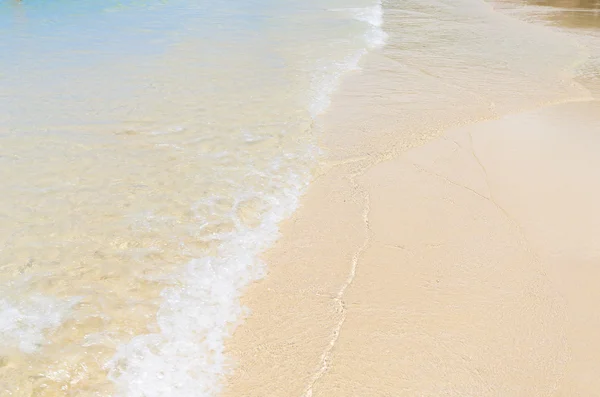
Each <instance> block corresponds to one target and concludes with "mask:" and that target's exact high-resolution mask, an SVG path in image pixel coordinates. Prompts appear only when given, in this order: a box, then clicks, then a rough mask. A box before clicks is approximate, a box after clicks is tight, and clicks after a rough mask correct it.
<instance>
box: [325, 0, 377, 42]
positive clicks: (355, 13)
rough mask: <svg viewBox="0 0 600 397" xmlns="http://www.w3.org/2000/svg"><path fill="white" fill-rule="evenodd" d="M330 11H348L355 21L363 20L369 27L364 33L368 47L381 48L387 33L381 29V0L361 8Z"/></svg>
mask: <svg viewBox="0 0 600 397" xmlns="http://www.w3.org/2000/svg"><path fill="white" fill-rule="evenodd" d="M332 11H338V12H348V13H350V15H352V17H353V18H354V19H356V20H357V21H361V22H365V23H367V24H368V25H369V29H368V30H367V32H366V33H365V34H364V38H365V41H366V43H367V47H368V48H369V49H376V48H381V47H383V46H384V45H385V44H386V41H387V38H388V35H387V33H386V32H385V31H384V30H383V28H382V26H383V5H382V3H381V0H379V1H378V2H377V4H375V5H373V6H370V7H362V8H342V9H334V10H332Z"/></svg>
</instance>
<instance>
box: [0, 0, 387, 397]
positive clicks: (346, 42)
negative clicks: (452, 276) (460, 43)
mask: <svg viewBox="0 0 600 397" xmlns="http://www.w3.org/2000/svg"><path fill="white" fill-rule="evenodd" d="M380 12H381V8H380V7H379V5H378V4H377V3H375V2H371V1H369V0H365V1H362V0H357V1H352V2H341V1H337V0H331V1H327V2H322V1H319V2H317V1H308V2H307V1H302V2H297V1H288V2H284V3H281V2H272V1H269V0H256V1H235V2H233V3H232V2H229V3H227V4H214V2H209V1H202V0H198V1H193V2H184V1H126V2H119V1H94V0H89V1H83V2H80V1H79V2H77V1H60V2H43V1H25V2H16V1H14V2H13V1H4V2H0V32H1V33H0V34H1V35H2V37H3V40H2V42H1V43H0V66H1V68H0V69H1V70H2V74H1V75H0V123H1V124H0V181H2V195H1V196H0V222H1V227H0V291H1V294H2V295H1V296H2V299H1V300H0V355H1V356H2V361H1V362H2V365H1V366H0V390H3V391H6V392H7V393H8V395H11V396H29V395H37V396H55V395H56V396H59V395H60V396H64V395H73V396H75V395H77V396H88V395H89V396H92V395H93V396H108V395H114V396H118V395H123V396H125V395H127V396H142V395H143V396H148V397H149V396H164V395H170V394H173V393H174V394H176V395H177V396H182V397H183V396H192V395H194V396H198V395H214V394H215V393H216V392H217V391H218V390H219V387H220V386H219V384H220V378H221V376H222V375H223V373H224V371H225V370H226V368H227V367H228V365H227V359H226V358H225V357H224V355H223V339H224V338H225V337H226V336H227V335H228V334H229V333H230V332H231V329H232V326H233V325H234V324H235V323H236V322H237V321H239V320H240V319H241V318H242V316H243V309H242V308H241V307H240V306H239V304H238V303H237V298H238V296H239V294H240V293H241V290H242V288H243V287H244V286H245V285H246V284H248V283H249V282H250V281H252V280H254V279H256V278H258V277H260V276H261V275H262V274H263V265H262V263H261V262H260V261H258V260H257V258H256V256H257V254H258V253H260V252H261V251H262V250H264V249H265V248H266V247H268V245H269V244H270V243H271V242H272V241H273V240H274V239H275V238H276V237H277V223H278V222H279V221H280V220H281V219H282V218H284V217H285V216H287V215H288V214H289V213H290V212H291V211H292V210H293V209H294V208H295V207H296V205H297V200H298V197H299V195H300V194H301V192H302V191H303V189H304V187H305V186H306V184H307V183H308V180H309V176H310V169H311V165H312V164H313V161H314V157H315V156H316V155H317V154H318V151H317V150H316V148H315V146H314V144H313V138H312V136H313V134H314V131H315V128H316V126H315V123H314V118H315V116H317V115H318V114H320V113H321V112H323V111H324V110H325V109H326V108H327V106H328V101H329V95H330V93H331V92H332V91H333V90H334V89H335V87H336V85H337V84H338V82H339V79H340V78H341V76H342V75H343V74H344V73H346V72H348V71H351V70H353V69H355V68H356V67H357V64H358V61H359V59H360V57H361V56H362V55H363V54H364V53H365V52H366V51H368V50H369V49H374V48H377V47H379V46H381V45H382V44H383V40H384V39H385V35H384V33H383V32H382V31H381V29H380V28H379V25H380V24H381V15H380Z"/></svg>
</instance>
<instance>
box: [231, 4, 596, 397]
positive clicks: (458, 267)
mask: <svg viewBox="0 0 600 397" xmlns="http://www.w3.org/2000/svg"><path fill="white" fill-rule="evenodd" d="M390 13H393V10H392V11H390V10H388V14H387V15H388V16H389V15H390ZM518 26H519V28H523V29H526V27H524V26H522V25H518ZM537 32H540V33H543V32H545V31H537V30H536V31H535V32H532V34H533V33H536V34H537ZM547 32H548V34H549V35H551V34H552V31H551V30H548V31H547ZM557 38H558V36H557ZM390 45H392V46H393V45H394V42H393V40H392V43H391V44H390ZM565 48H567V47H566V46H565ZM565 51H566V50H565ZM540 57H543V55H540ZM386 58H387V59H383V57H382V58H381V59H377V55H375V56H373V57H371V60H370V62H371V64H373V63H377V62H379V65H380V67H379V72H378V73H379V77H381V76H382V74H381V71H385V70H386V67H384V66H382V65H386V66H387V67H388V69H387V70H388V71H389V70H391V68H392V66H395V67H396V68H397V67H398V64H393V63H392V62H390V57H389V56H388V57H386ZM386 62H389V63H386ZM415 62H416V61H415ZM368 66H369V65H367V66H365V70H364V71H363V73H362V74H361V75H360V76H355V77H354V80H353V82H352V83H349V84H347V85H346V86H344V87H342V90H341V93H340V94H339V95H338V98H334V106H333V108H332V109H331V111H330V113H329V114H328V116H327V119H326V123H325V126H326V130H325V132H324V134H323V136H322V139H321V140H322V145H323V146H324V147H325V148H326V149H328V152H327V156H326V159H325V160H324V162H323V165H322V167H321V168H320V169H319V170H318V171H317V175H316V177H315V180H314V181H313V183H312V185H311V186H310V188H309V191H308V192H307V194H306V196H305V197H304V198H303V204H302V207H301V208H300V209H299V210H298V211H297V212H296V214H295V215H294V216H293V217H292V219H290V220H288V221H286V222H285V223H284V224H283V226H282V237H281V239H280V240H279V241H278V243H277V244H276V245H275V247H274V248H273V249H271V250H270V251H269V252H268V254H267V255H266V256H265V260H266V261H267V263H268V264H269V275H268V276H267V277H266V278H265V280H263V281H261V282H259V283H256V284H254V285H253V286H251V287H250V289H249V291H248V292H247V294H246V296H245V298H244V300H243V303H244V304H245V305H246V306H248V307H249V308H250V309H251V310H252V315H251V316H250V317H249V318H248V319H247V321H246V323H245V324H244V325H242V326H241V327H239V328H238V329H237V330H236V332H235V335H234V337H233V339H232V340H231V341H230V343H229V354H230V355H231V356H233V357H236V365H237V367H236V368H235V370H234V371H233V372H232V375H231V376H230V378H229V380H228V387H227V389H226V390H225V393H224V394H223V395H225V396H242V395H243V396H261V397H264V396H307V397H308V396H349V395H357V396H358V395H362V396H392V395H394V396H397V395H402V396H432V397H433V396H441V395H446V396H468V395H473V396H524V397H525V396H527V397H531V396H556V397H558V396H590V395H595V394H597V393H598V390H600V380H599V379H598V377H597V376H596V374H597V373H598V372H600V342H599V341H598V340H597V337H596V335H597V331H598V330H600V313H599V312H598V311H597V310H596V308H595V302H598V300H599V299H600V292H598V289H597V288H596V284H597V280H598V279H599V277H600V268H598V267H597V263H598V260H599V258H600V209H599V207H598V204H597V203H598V202H600V185H598V183H597V181H598V180H600V158H599V157H598V156H597V153H598V152H599V151H600V102H599V101H598V100H596V99H595V98H599V97H598V95H597V94H598V93H597V92H595V91H594V90H593V87H592V88H590V87H584V86H582V85H581V84H580V83H578V82H577V79H576V78H575V76H571V77H572V78H573V80H571V79H570V78H566V77H565V76H564V75H561V76H563V77H564V80H560V79H558V78H556V76H559V75H560V72H555V71H548V70H543V71H540V74H544V73H542V72H545V73H547V75H548V76H547V77H548V79H549V80H548V81H550V79H551V78H556V81H557V83H556V84H555V85H554V86H553V88H554V89H555V90H554V91H552V92H550V91H548V92H546V91H544V90H545V89H546V87H547V84H548V81H539V82H538V81H535V80H534V79H533V78H531V82H530V83H529V84H528V85H527V86H522V87H514V86H510V88H506V92H494V90H491V91H492V92H490V93H487V91H486V90H485V89H482V90H481V91H480V92H478V91H477V90H476V89H473V90H471V89H465V90H464V91H462V90H461V88H464V87H465V85H463V84H461V83H462V81H461V80H460V78H462V77H464V76H460V73H457V78H456V80H455V81H448V80H445V81H446V82H445V83H444V84H443V85H444V86H445V88H446V89H447V90H446V91H443V90H442V89H441V88H440V91H442V92H443V93H444V94H447V96H445V95H436V96H435V98H433V96H431V97H427V95H426V94H422V95H421V96H420V97H419V98H420V99H421V100H422V102H419V101H417V102H414V103H411V102H409V101H406V102H402V100H400V99H398V98H395V100H394V101H393V100H391V99H390V97H393V96H400V95H399V94H398V92H399V91H395V90H394V88H396V89H398V87H400V85H398V84H396V85H394V83H395V82H394V81H392V80H391V79H393V78H394V77H393V76H394V75H393V74H392V73H389V74H388V75H386V78H388V79H389V80H388V86H387V92H386V90H383V89H381V87H377V86H376V84H375V83H374V81H375V79H373V78H372V74H370V72H369V70H368ZM509 69H510V68H509ZM396 70H397V69H396ZM557 70H561V69H560V67H559V68H557ZM437 72H440V71H439V70H438V71H437ZM459 72H460V71H459ZM552 73H555V75H553V76H551V74H552ZM430 74H431V73H430ZM518 75H519V76H523V75H524V72H522V71H519V74H518ZM511 76H512V75H511ZM477 77H479V76H478V75H473V80H476V79H477ZM494 77H495V78H497V79H499V82H500V83H502V81H503V80H502V79H504V81H505V82H506V81H508V78H507V77H506V76H504V75H500V74H498V75H496V76H494ZM396 78H398V79H400V78H399V77H396ZM436 81H438V84H439V81H440V80H436ZM482 81H483V80H482ZM411 84H415V85H417V84H422V85H424V86H426V87H427V88H429V86H428V85H427V84H429V83H428V81H427V80H425V79H421V80H420V81H410V80H408V81H406V82H405V83H404V85H403V89H404V90H405V91H406V90H409V89H407V87H412V85H411ZM453 84H455V85H454V86H453ZM561 84H564V87H563V88H562V89H561ZM367 87H369V88H370V89H371V92H370V94H371V95H372V96H371V97H370V98H365V97H366V96H365V97H360V95H359V94H357V93H358V92H361V90H362V92H366V90H365V88H367ZM431 87H434V86H433V85H432V86H431ZM498 87H502V84H499V85H498ZM505 87H506V86H505ZM488 88H490V89H491V88H495V87H494V86H493V85H491V84H490V85H489V86H488ZM511 88H512V89H513V90H514V91H510V89H511ZM432 90H433V88H432ZM499 90H501V88H500V89H499ZM519 90H521V91H519ZM424 91H425V92H426V90H424ZM521 92H523V93H525V92H526V93H527V94H523V95H521ZM438 93H439V92H436V94H438ZM375 94H378V95H375ZM386 94H387V95H386ZM536 94H539V96H536ZM349 98H350V99H349ZM357 98H358V99H357ZM382 98H383V99H382ZM386 98H387V99H386ZM361 101H362V102H361ZM386 101H388V102H386ZM373 103H375V104H373ZM478 103H479V104H480V105H481V106H477V104H478ZM490 103H491V104H492V106H490V105H489V104H490ZM352 104H354V107H353V105H352ZM419 107H423V108H422V109H419ZM357 109H362V110H363V111H364V113H367V114H369V113H370V114H375V116H372V117H371V118H370V119H367V118H365V119H362V122H357V121H356V120H357V118H356V117H358V116H356V117H355V116H354V115H355V114H357V113H359V112H358V111H355V110H357ZM394 109H395V110H394ZM423 112H425V113H424V114H423V115H422V116H420V117H419V115H420V114H421V113H423ZM404 115H407V116H406V117H405V118H404V119H403V118H402V117H404Z"/></svg>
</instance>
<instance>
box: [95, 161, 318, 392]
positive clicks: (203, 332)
mask: <svg viewBox="0 0 600 397" xmlns="http://www.w3.org/2000/svg"><path fill="white" fill-rule="evenodd" d="M274 168H277V165H274ZM269 171H278V172H279V174H280V175H281V173H282V170H280V169H275V170H269ZM282 180H285V181H286V182H285V184H284V185H281V186H279V187H280V188H279V189H278V190H277V191H278V192H279V193H278V194H277V196H272V197H262V199H263V200H264V201H265V202H267V203H268V208H269V209H268V211H267V213H266V215H265V216H264V217H263V219H262V223H261V224H260V226H258V227H256V228H248V227H245V226H244V224H243V222H241V221H240V220H239V219H236V222H235V223H236V226H237V228H236V230H235V231H234V232H231V233H224V234H219V235H214V236H212V238H213V239H214V240H218V241H220V244H219V246H218V249H217V253H216V255H214V256H208V257H204V258H198V259H194V260H192V261H190V262H189V263H187V265H186V266H185V267H184V269H182V270H181V272H179V273H178V274H175V275H173V276H172V277H171V279H170V280H169V281H170V284H171V286H170V287H168V288H166V289H165V290H163V292H162V298H163V303H162V305H161V308H160V310H159V312H158V316H157V320H158V327H159V330H160V332H159V333H153V334H146V335H139V336H137V337H135V338H133V339H132V340H131V341H130V342H129V343H126V344H122V345H121V346H120V347H119V348H118V351H117V352H116V354H115V355H114V357H113V358H112V360H111V361H110V362H109V363H108V364H107V369H108V370H109V376H110V378H111V380H112V381H114V382H115V383H116V384H117V386H118V393H117V396H127V397H163V396H177V397H192V396H194V397H198V396H214V395H216V394H217V393H218V392H219V391H220V384H221V383H220V380H221V377H222V376H223V374H224V373H226V370H227V368H228V366H227V360H226V357H225V355H224V341H225V339H226V338H227V337H228V336H229V335H230V334H231V331H232V330H233V328H232V325H233V324H235V323H236V322H238V321H239V320H240V318H242V317H243V315H244V313H245V311H244V309H243V308H242V307H241V306H240V305H239V303H238V302H239V297H240V294H241V291H242V290H243V288H244V287H245V286H246V285H248V284H249V283H250V282H252V281H253V280H256V279H258V278H260V277H262V276H263V270H264V264H263V263H262V262H261V261H260V260H259V259H258V258H257V256H258V254H259V253H261V252H263V251H264V250H265V249H266V248H267V247H269V246H270V245H271V244H272V243H274V241H275V240H276V239H277V237H278V226H277V225H278V223H279V222H280V221H281V220H282V219H283V218H285V217H286V216H288V215H289V214H290V213H291V212H292V211H293V210H294V209H295V208H296V206H297V204H298V198H299V196H300V194H301V192H302V190H303V189H304V188H305V186H306V184H307V180H308V175H307V174H288V175H287V176H286V177H285V178H281V179H280V181H282ZM234 213H235V208H234V210H233V211H232V216H233V217H234V219H235V215H234Z"/></svg>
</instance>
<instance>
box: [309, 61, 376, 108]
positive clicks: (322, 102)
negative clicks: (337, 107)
mask: <svg viewBox="0 0 600 397" xmlns="http://www.w3.org/2000/svg"><path fill="white" fill-rule="evenodd" d="M366 53H367V51H366V50H359V51H357V52H356V53H355V54H353V55H350V56H348V57H347V58H346V59H344V60H343V61H341V62H335V63H333V64H329V65H327V66H323V67H319V68H317V72H315V73H314V75H313V83H312V85H313V92H314V94H313V98H312V103H311V104H310V106H309V111H310V115H311V116H312V117H313V118H315V117H317V116H318V115H320V114H322V113H324V112H325V110H327V108H328V107H329V105H330V104H331V95H332V94H333V92H334V91H335V90H336V88H337V87H338V85H339V83H340V80H341V77H342V76H343V75H344V73H345V72H349V71H352V70H357V69H359V67H358V63H359V61H360V59H361V58H362V57H363V55H365V54H366Z"/></svg>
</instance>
